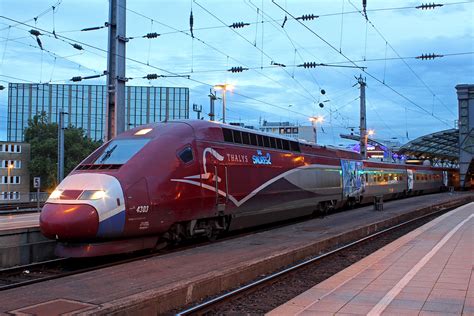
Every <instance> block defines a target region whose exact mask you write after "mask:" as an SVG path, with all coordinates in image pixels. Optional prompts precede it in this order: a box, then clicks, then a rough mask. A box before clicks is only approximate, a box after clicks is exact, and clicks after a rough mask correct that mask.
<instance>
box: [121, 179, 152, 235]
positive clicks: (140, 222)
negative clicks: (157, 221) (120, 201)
mask: <svg viewBox="0 0 474 316" xmlns="http://www.w3.org/2000/svg"><path fill="white" fill-rule="evenodd" d="M125 199H126V206H127V222H126V223H125V233H126V234H127V235H135V234H137V233H139V232H143V231H147V230H149V229H151V228H152V225H151V224H152V223H150V214H151V213H152V212H150V211H151V207H150V199H149V195H148V185H147V181H146V179H145V178H141V179H140V180H138V181H137V182H135V183H134V184H133V185H131V187H130V188H129V189H128V190H126V196H125Z"/></svg>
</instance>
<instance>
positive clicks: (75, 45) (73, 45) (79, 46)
mask: <svg viewBox="0 0 474 316" xmlns="http://www.w3.org/2000/svg"><path fill="white" fill-rule="evenodd" d="M71 46H72V47H74V48H75V49H77V50H84V48H82V46H81V45H79V44H76V43H74V44H71Z"/></svg>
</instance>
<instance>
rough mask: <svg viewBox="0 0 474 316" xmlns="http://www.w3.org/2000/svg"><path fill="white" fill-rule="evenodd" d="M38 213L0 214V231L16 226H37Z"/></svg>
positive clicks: (15, 227)
mask: <svg viewBox="0 0 474 316" xmlns="http://www.w3.org/2000/svg"><path fill="white" fill-rule="evenodd" d="M39 215H40V213H39V212H38V213H28V214H17V215H1V216H0V231H2V230H11V229H17V228H30V227H39Z"/></svg>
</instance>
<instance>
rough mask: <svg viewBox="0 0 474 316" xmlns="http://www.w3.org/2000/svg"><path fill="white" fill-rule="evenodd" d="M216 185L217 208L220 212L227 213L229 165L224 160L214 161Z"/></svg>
mask: <svg viewBox="0 0 474 316" xmlns="http://www.w3.org/2000/svg"><path fill="white" fill-rule="evenodd" d="M214 175H215V177H214V187H215V190H216V209H217V212H218V213H225V210H226V204H227V202H228V200H229V198H228V193H229V181H228V167H227V165H226V164H225V163H224V161H223V160H221V161H220V160H216V161H215V163H214Z"/></svg>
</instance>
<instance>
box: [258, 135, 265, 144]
mask: <svg viewBox="0 0 474 316" xmlns="http://www.w3.org/2000/svg"><path fill="white" fill-rule="evenodd" d="M257 141H258V146H260V147H264V146H265V145H264V144H263V136H262V135H257Z"/></svg>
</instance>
